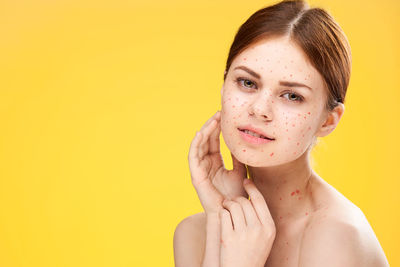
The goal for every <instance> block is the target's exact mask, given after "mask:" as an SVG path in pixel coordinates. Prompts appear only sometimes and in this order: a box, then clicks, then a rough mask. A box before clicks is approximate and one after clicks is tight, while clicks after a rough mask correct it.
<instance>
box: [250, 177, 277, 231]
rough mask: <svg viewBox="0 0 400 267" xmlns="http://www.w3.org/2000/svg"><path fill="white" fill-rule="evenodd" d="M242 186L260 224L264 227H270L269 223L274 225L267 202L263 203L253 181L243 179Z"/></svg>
mask: <svg viewBox="0 0 400 267" xmlns="http://www.w3.org/2000/svg"><path fill="white" fill-rule="evenodd" d="M243 186H244V189H245V190H246V192H247V193H248V194H249V196H250V201H251V203H252V204H253V207H254V209H255V211H256V213H257V217H258V219H259V220H260V222H261V223H262V224H263V225H264V226H266V227H268V226H270V225H271V223H272V224H274V221H273V219H272V216H271V213H270V211H269V209H268V206H267V202H265V199H264V196H263V195H262V194H261V192H260V191H258V189H257V187H256V186H255V184H254V183H253V181H251V180H250V179H244V180H243Z"/></svg>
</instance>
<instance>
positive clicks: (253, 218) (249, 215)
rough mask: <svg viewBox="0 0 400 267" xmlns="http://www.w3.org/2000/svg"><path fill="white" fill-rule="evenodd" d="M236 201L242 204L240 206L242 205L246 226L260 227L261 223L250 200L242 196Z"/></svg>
mask: <svg viewBox="0 0 400 267" xmlns="http://www.w3.org/2000/svg"><path fill="white" fill-rule="evenodd" d="M235 201H236V202H238V203H240V205H242V209H243V213H244V217H245V220H246V225H247V226H248V227H253V226H256V225H260V221H259V219H258V216H257V214H256V211H255V209H254V207H253V205H252V204H251V202H250V200H248V199H247V198H244V197H242V196H240V197H237V198H235Z"/></svg>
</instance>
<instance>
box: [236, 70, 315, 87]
mask: <svg viewBox="0 0 400 267" xmlns="http://www.w3.org/2000/svg"><path fill="white" fill-rule="evenodd" d="M236 69H241V70H244V71H246V72H247V73H249V74H250V75H252V76H254V77H256V78H257V79H260V78H261V76H260V74H258V73H256V72H254V71H253V70H251V69H249V68H247V67H245V66H237V67H236V68H234V70H236ZM279 85H283V86H287V87H305V88H308V89H310V90H311V91H312V88H311V87H309V86H307V85H305V84H302V83H298V82H290V81H279Z"/></svg>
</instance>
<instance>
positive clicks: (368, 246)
mask: <svg viewBox="0 0 400 267" xmlns="http://www.w3.org/2000/svg"><path fill="white" fill-rule="evenodd" d="M329 190H330V191H329V192H325V194H326V195H328V198H329V199H330V200H329V201H328V202H327V205H326V206H324V207H321V209H319V210H318V211H317V212H315V214H314V215H313V217H312V218H311V220H310V221H309V223H308V225H307V227H306V228H305V231H304V234H303V238H302V242H301V246H300V258H299V266H309V267H313V266H326V267H336V266H349V267H351V266H371V267H372V266H376V267H381V266H382V267H383V266H389V264H388V262H387V259H386V257H385V254H384V252H383V249H382V247H381V246H380V244H379V241H378V239H377V238H376V235H375V233H374V231H373V229H372V227H371V226H370V224H369V222H368V220H367V218H366V217H365V215H364V213H363V212H362V211H361V209H360V208H358V207H357V206H356V205H354V204H353V203H352V202H351V201H350V200H348V199H347V198H345V197H344V196H343V195H342V194H341V193H339V192H338V191H336V190H332V188H330V189H329Z"/></svg>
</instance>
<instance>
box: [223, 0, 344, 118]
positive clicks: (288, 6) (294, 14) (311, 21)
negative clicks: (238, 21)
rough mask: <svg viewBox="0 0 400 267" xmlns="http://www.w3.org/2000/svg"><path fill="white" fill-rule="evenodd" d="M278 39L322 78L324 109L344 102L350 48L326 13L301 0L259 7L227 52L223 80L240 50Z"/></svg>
mask: <svg viewBox="0 0 400 267" xmlns="http://www.w3.org/2000/svg"><path fill="white" fill-rule="evenodd" d="M281 36H289V38H290V40H291V41H293V42H295V43H296V44H297V45H298V46H300V47H301V48H302V50H303V51H304V53H305V54H306V56H307V57H308V59H309V61H310V63H311V64H312V65H313V67H314V68H315V69H316V70H317V71H318V72H319V73H320V74H321V75H322V77H323V80H324V85H325V87H326V89H327V91H328V94H327V99H326V109H327V110H329V111H331V110H332V109H334V108H335V107H336V106H337V105H338V103H339V102H340V103H344V100H345V96H346V91H347V87H348V84H349V80H350V72H351V50H350V45H349V43H348V41H347V38H346V36H345V34H344V32H343V31H342V29H341V28H340V26H339V25H338V24H337V23H336V22H335V21H334V19H333V18H332V17H331V16H330V14H329V13H328V12H327V11H325V10H324V9H321V8H310V7H309V6H308V4H307V3H306V2H305V1H303V0H284V1H281V2H279V3H277V4H274V5H271V6H268V7H265V8H262V9H260V10H258V11H256V12H255V13H254V14H253V15H251V16H250V17H249V18H248V19H247V20H246V21H245V22H244V23H243V24H242V25H241V26H240V28H239V30H238V32H237V33H236V35H235V38H234V41H233V43H232V45H231V47H230V50H229V55H228V59H227V62H226V68H225V74H224V81H225V79H226V75H227V72H228V70H229V68H230V66H231V64H232V61H233V60H234V58H235V57H236V56H237V55H239V54H240V53H241V52H242V51H243V50H245V49H246V48H247V47H249V46H250V45H251V44H253V43H255V42H257V41H259V40H261V39H268V38H271V37H281Z"/></svg>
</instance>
